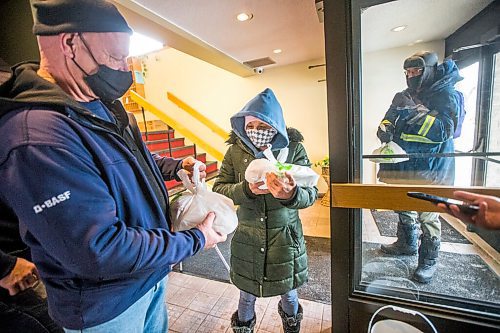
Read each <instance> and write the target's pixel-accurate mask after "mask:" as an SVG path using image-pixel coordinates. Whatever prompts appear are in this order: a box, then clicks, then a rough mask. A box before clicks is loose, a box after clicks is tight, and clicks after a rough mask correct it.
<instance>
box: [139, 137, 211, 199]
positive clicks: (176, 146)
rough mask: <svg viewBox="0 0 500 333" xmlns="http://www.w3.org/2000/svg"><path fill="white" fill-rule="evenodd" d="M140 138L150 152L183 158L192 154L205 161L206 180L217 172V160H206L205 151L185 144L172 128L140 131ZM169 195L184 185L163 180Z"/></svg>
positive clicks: (178, 190) (181, 188) (179, 190)
mask: <svg viewBox="0 0 500 333" xmlns="http://www.w3.org/2000/svg"><path fill="white" fill-rule="evenodd" d="M142 140H143V141H144V142H145V143H146V146H147V147H148V149H149V151H150V152H151V153H155V154H158V155H160V156H166V157H174V158H185V157H188V156H193V157H194V158H196V159H197V160H199V161H201V162H203V163H205V165H206V166H207V170H206V172H207V180H210V179H213V178H215V177H216V176H217V175H218V173H219V169H218V165H217V161H207V154H206V153H199V152H197V151H196V145H186V143H185V142H184V138H176V137H175V131H174V130H173V129H170V130H164V131H148V132H147V135H146V133H142ZM165 186H166V187H167V190H168V193H169V195H173V194H176V193H178V192H182V191H183V190H184V186H183V185H182V183H181V182H179V181H176V180H169V181H166V182H165Z"/></svg>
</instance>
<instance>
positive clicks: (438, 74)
mask: <svg viewBox="0 0 500 333" xmlns="http://www.w3.org/2000/svg"><path fill="white" fill-rule="evenodd" d="M403 67H404V69H405V76H406V83H407V85H408V88H407V89H405V90H404V91H402V92H399V93H397V94H396V95H395V96H394V98H393V101H392V103H391V106H390V107H389V110H388V111H387V112H386V114H385V116H384V119H383V120H382V122H381V123H380V126H379V129H378V132H377V135H378V137H379V139H380V140H381V141H382V142H389V141H394V142H395V143H397V144H398V145H400V146H401V147H402V148H403V149H404V150H405V151H406V153H408V154H410V155H413V156H411V157H410V158H409V160H408V161H405V162H400V163H384V164H380V170H379V172H378V177H379V179H380V180H381V181H383V182H385V183H390V184H436V185H453V182H454V180H455V159H454V157H443V156H439V155H440V154H447V153H454V152H455V149H454V145H453V137H454V136H458V135H459V133H458V132H459V130H458V128H459V123H460V117H459V115H460V114H463V113H462V112H461V110H462V108H463V96H462V95H461V93H459V92H458V91H456V90H455V87H454V86H455V83H457V82H458V81H460V80H462V77H461V76H460V75H459V73H458V67H457V65H456V64H455V62H454V61H453V60H445V61H444V62H443V63H442V64H438V56H437V54H436V53H435V52H429V51H422V52H417V53H416V54H414V55H412V56H411V57H409V58H407V59H406V60H405V62H404V65H403ZM420 153H424V156H418V154H420ZM398 215H399V222H398V229H397V237H398V239H397V241H396V242H395V243H393V244H389V245H382V246H381V249H382V251H383V252H385V253H389V254H396V255H415V254H417V252H418V266H417V269H416V270H415V272H414V274H413V279H414V280H416V281H417V282H420V283H429V282H430V281H431V280H432V277H433V276H434V273H435V272H436V268H437V259H438V255H439V248H440V244H441V222H440V221H439V214H438V213H435V212H414V211H399V212H398ZM418 224H420V227H421V229H422V236H421V237H420V239H421V241H420V245H419V244H418Z"/></svg>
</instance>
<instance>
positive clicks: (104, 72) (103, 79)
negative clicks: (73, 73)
mask: <svg viewBox="0 0 500 333" xmlns="http://www.w3.org/2000/svg"><path fill="white" fill-rule="evenodd" d="M80 38H81V39H82V42H83V45H85V47H86V48H87V50H88V51H89V54H90V56H91V57H92V59H93V60H94V62H95V63H96V64H97V65H98V66H99V68H98V69H97V72H96V73H94V74H91V75H89V74H87V72H85V71H84V70H83V68H82V67H81V66H80V65H79V64H78V63H77V62H76V61H75V59H74V58H73V59H72V60H73V62H74V63H75V65H76V66H77V67H78V68H80V70H81V71H82V72H83V73H84V74H85V77H84V78H83V79H84V80H85V82H86V83H87V85H88V86H89V88H90V89H92V91H93V92H94V94H96V96H97V97H99V98H100V99H102V100H103V101H106V102H112V101H114V100H115V99H118V98H120V97H122V96H123V94H125V93H126V92H127V90H128V89H129V88H130V86H131V85H132V83H133V82H134V81H133V79H132V72H131V71H126V72H125V71H119V70H116V69H112V68H110V67H108V66H106V65H102V64H99V63H98V62H97V61H96V60H95V58H94V55H93V54H92V52H91V51H90V49H89V47H88V46H87V43H86V42H85V39H83V37H82V36H81V35H80Z"/></svg>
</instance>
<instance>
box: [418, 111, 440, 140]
mask: <svg viewBox="0 0 500 333" xmlns="http://www.w3.org/2000/svg"><path fill="white" fill-rule="evenodd" d="M435 120H436V117H433V116H429V115H427V116H426V117H425V120H424V123H423V124H422V127H420V130H419V131H418V135H421V136H426V135H427V133H429V130H430V129H431V127H432V124H434V121H435Z"/></svg>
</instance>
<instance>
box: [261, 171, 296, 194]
mask: <svg viewBox="0 0 500 333" xmlns="http://www.w3.org/2000/svg"><path fill="white" fill-rule="evenodd" d="M266 184H267V188H268V189H269V192H271V194H272V195H273V197H275V198H276V199H282V200H288V199H290V198H291V197H292V196H293V195H294V194H295V188H296V187H297V185H296V184H295V179H293V177H292V175H290V174H289V173H288V172H285V178H279V177H278V176H277V175H276V174H274V173H272V172H268V173H267V174H266Z"/></svg>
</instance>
